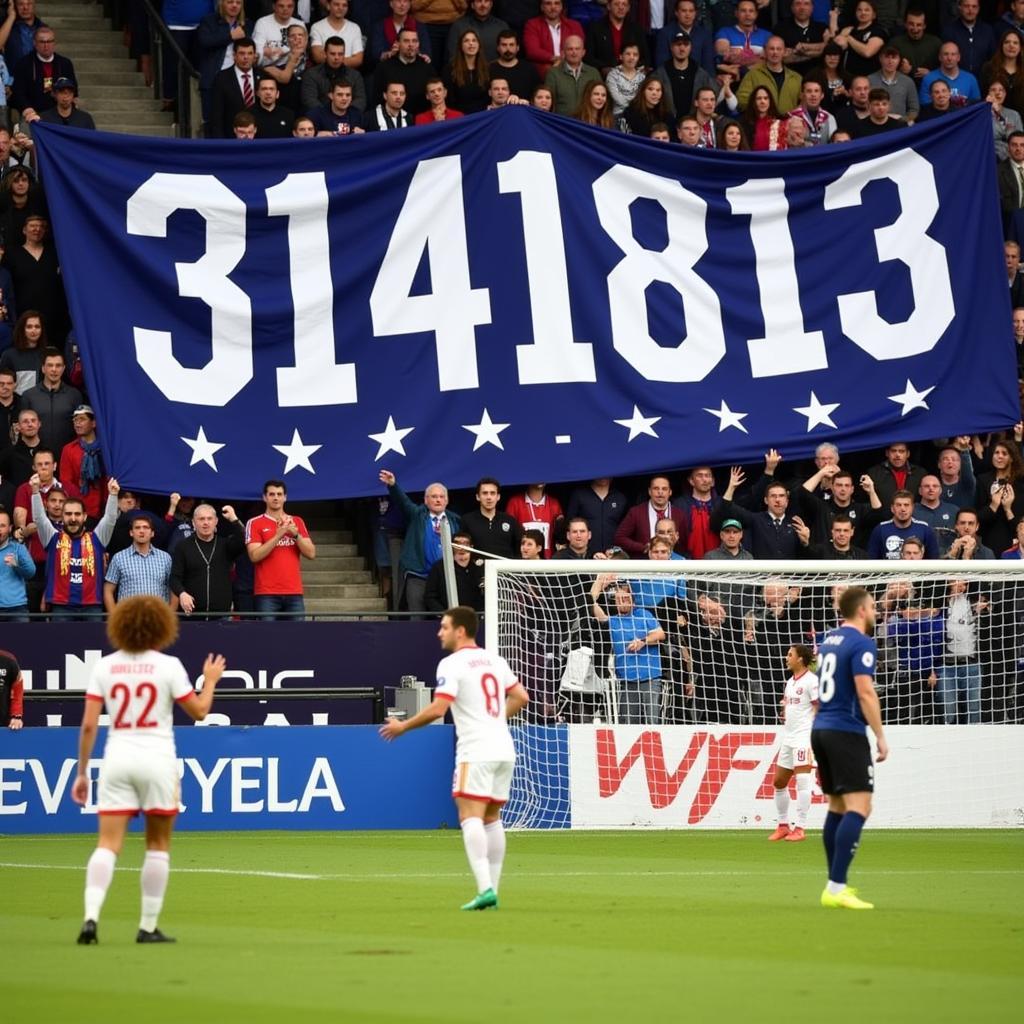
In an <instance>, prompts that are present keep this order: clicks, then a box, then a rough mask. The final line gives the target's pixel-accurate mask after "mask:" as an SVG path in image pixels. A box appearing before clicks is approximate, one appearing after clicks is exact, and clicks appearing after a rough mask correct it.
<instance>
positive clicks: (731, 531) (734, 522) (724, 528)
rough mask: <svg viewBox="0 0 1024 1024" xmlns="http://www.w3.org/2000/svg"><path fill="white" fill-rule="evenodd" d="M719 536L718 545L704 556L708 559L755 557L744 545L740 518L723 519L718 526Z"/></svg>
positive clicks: (714, 560) (741, 559)
mask: <svg viewBox="0 0 1024 1024" xmlns="http://www.w3.org/2000/svg"><path fill="white" fill-rule="evenodd" d="M718 536H719V538H720V539H719V544H718V547H717V548H712V549H711V550H710V551H705V552H704V558H706V559H707V560H708V561H712V562H716V561H718V562H721V561H728V562H731V561H736V560H739V561H743V560H745V559H747V560H749V559H752V558H753V557H754V556H753V555H752V554H751V553H750V552H749V551H748V550H747V549H746V548H745V547H744V546H743V524H742V523H741V522H740V521H739V520H738V519H732V518H729V519H723V520H722V525H721V526H720V527H719V528H718Z"/></svg>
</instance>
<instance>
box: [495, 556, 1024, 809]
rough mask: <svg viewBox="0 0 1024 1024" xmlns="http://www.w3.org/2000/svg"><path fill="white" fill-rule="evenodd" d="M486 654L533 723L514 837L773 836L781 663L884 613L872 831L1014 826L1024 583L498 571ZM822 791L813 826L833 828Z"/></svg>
mask: <svg viewBox="0 0 1024 1024" xmlns="http://www.w3.org/2000/svg"><path fill="white" fill-rule="evenodd" d="M485 571H486V588H485V601H486V609H485V622H486V637H487V646H488V647H489V648H491V649H492V650H496V651H498V652H499V653H500V654H502V655H503V656H504V657H505V658H507V659H508V661H509V662H510V664H511V665H512V667H513V668H514V669H515V671H516V672H517V674H518V675H519V678H520V680H521V681H522V682H523V684H524V685H525V686H526V688H527V690H528V691H529V692H530V696H531V703H530V705H529V707H528V708H527V709H526V710H525V711H524V713H523V714H522V716H520V720H519V721H517V722H515V723H514V724H513V734H514V736H515V741H516V748H517V757H518V763H517V768H516V776H515V781H514V784H513V793H512V798H511V800H510V801H509V805H508V807H507V809H506V820H507V822H508V823H509V824H510V825H512V826H518V827H527V828H564V827H573V828H615V827H629V826H642V827H657V828H685V827H701V828H714V827H718V828H737V827H764V825H765V823H766V822H767V821H768V820H770V818H771V815H772V787H771V778H772V775H773V774H774V763H775V756H776V754H777V750H778V744H779V738H780V735H781V729H780V727H781V719H780V717H779V710H780V708H779V701H780V699H781V696H782V692H783V688H784V686H785V682H786V680H787V678H788V676H789V673H788V672H787V670H786V665H785V656H786V652H787V651H788V650H789V648H790V647H791V646H793V645H795V644H802V645H804V646H806V647H809V648H810V649H811V650H812V651H813V650H816V647H817V644H818V642H819V641H820V640H821V638H822V637H823V635H824V633H825V632H826V631H827V630H829V629H831V628H833V627H834V626H836V625H838V624H839V615H838V606H837V602H838V597H839V594H840V593H841V592H842V590H843V589H844V588H846V587H850V586H861V587H865V588H867V589H868V590H869V592H871V593H872V595H873V596H874V597H875V602H876V610H877V622H876V627H875V640H876V641H877V643H878V652H879V657H878V667H877V672H876V679H875V684H876V689H877V690H878V693H879V698H880V701H881V706H882V715H883V721H884V722H885V726H886V732H887V736H888V739H889V744H890V747H892V748H893V753H892V755H891V757H890V759H889V760H888V761H887V762H886V763H885V764H883V765H880V766H878V769H877V772H876V777H877V780H878V793H877V796H876V801H875V804H876V809H875V814H874V822H873V823H874V824H875V825H879V826H881V827H994V826H1012V825H1024V724H1022V723H1024V565H1022V563H1021V562H1020V561H1017V560H1012V561H1011V560H1007V561H989V562H970V563H965V562H961V561H894V562H876V561H870V562H858V561H835V562H806V563H802V562H796V563H788V562H770V561H749V560H745V561H730V562H722V561H699V562H695V561H679V560H671V561H628V560H595V561H573V560H567V561H557V560H551V561H533V562H523V561H504V560H500V559H489V560H488V561H487V564H486V568H485ZM823 805H824V798H823V797H822V796H821V794H820V792H819V791H817V790H816V791H815V805H814V809H813V811H812V820H811V824H812V825H816V824H817V823H818V822H819V820H820V819H821V818H822V817H823V815H824V810H823Z"/></svg>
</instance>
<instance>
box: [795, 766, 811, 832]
mask: <svg viewBox="0 0 1024 1024" xmlns="http://www.w3.org/2000/svg"><path fill="white" fill-rule="evenodd" d="M810 809H811V773H810V772H801V773H800V774H799V775H798V776H797V777H796V824H797V828H806V827H807V812H808V811H809V810H810Z"/></svg>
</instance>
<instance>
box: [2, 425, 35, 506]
mask: <svg viewBox="0 0 1024 1024" xmlns="http://www.w3.org/2000/svg"><path fill="white" fill-rule="evenodd" d="M15 431H16V434H17V438H16V440H15V441H14V443H13V444H11V445H10V446H9V447H7V448H5V449H4V450H3V451H2V452H0V482H2V483H3V484H4V485H5V486H6V485H10V487H12V488H17V487H20V486H21V484H23V483H24V482H25V481H26V480H28V478H29V477H30V476H31V475H32V472H33V471H32V456H33V455H34V454H35V450H36V449H37V448H38V447H39V446H40V444H41V443H42V442H41V441H40V440H39V416H38V414H37V413H35V412H33V411H32V410H31V409H22V410H21V412H19V413H18V422H17V423H16V424H15ZM2 493H3V492H2V491H0V494H2ZM6 500H7V501H8V502H9V503H11V504H13V502H14V492H13V490H12V492H11V493H10V494H9V495H7V496H6Z"/></svg>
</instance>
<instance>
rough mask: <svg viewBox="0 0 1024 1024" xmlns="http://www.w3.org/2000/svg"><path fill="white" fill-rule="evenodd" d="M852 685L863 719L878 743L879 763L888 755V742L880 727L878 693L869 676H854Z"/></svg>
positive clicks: (880, 716) (880, 715) (880, 714)
mask: <svg viewBox="0 0 1024 1024" xmlns="http://www.w3.org/2000/svg"><path fill="white" fill-rule="evenodd" d="M853 682H854V685H855V686H856V687H857V699H858V700H859V701H860V709H861V711H862V712H863V713H864V721H865V722H867V723H868V726H869V727H870V728H871V731H872V732H873V733H874V734H875V740H876V742H877V743H878V757H877V758H876V759H875V760H877V761H878V762H879V763H881V762H882V761H884V760H885V759H886V758H887V757H888V756H889V744H888V743H887V742H886V739H885V731H884V730H883V728H882V707H881V705H880V704H879V703H878V694H877V693H875V684H874V682H873V681H872V679H871V676H863V675H861V676H854V677H853Z"/></svg>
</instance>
